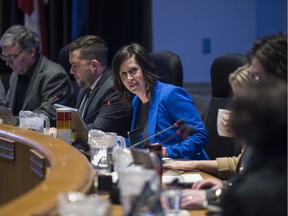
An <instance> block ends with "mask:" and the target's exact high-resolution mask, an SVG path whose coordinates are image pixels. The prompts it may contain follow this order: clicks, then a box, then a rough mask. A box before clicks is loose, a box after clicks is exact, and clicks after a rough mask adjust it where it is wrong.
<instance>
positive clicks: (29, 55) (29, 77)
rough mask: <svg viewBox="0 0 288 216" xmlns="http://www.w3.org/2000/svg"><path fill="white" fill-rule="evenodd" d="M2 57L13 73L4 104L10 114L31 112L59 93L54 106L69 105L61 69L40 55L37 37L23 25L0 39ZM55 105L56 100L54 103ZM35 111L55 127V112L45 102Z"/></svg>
mask: <svg viewBox="0 0 288 216" xmlns="http://www.w3.org/2000/svg"><path fill="white" fill-rule="evenodd" d="M0 46H1V58H2V59H3V60H4V61H5V62H6V64H7V65H8V66H9V67H10V68H11V69H12V70H13V73H12V74H11V77H10V84H9V87H10V88H9V90H8V93H7V103H8V106H9V107H10V108H11V110H12V112H13V114H14V115H15V116H18V114H19V111H20V110H30V111H33V110H35V109H37V108H39V107H40V106H41V105H43V104H45V103H47V102H49V101H50V100H51V99H52V98H53V97H55V96H56V95H59V94H60V93H61V95H62V97H61V98H59V99H58V100H57V103H59V104H64V105H71V104H70V102H71V99H72V95H73V88H72V85H71V81H70V79H69V77H68V74H67V73H66V71H65V70H64V68H63V67H62V66H61V65H59V64H57V63H55V62H52V61H51V60H49V59H48V58H46V57H44V56H43V55H41V54H40V50H39V49H40V48H39V47H40V39H39V36H38V35H37V34H36V33H35V32H34V31H32V30H31V29H29V28H26V27H24V26H22V25H13V26H11V27H10V28H9V29H7V30H6V32H5V33H4V34H3V36H2V38H1V40H0ZM53 102H56V101H53ZM38 112H41V113H44V114H45V115H47V116H48V117H49V118H50V121H51V125H53V126H55V123H56V111H55V108H54V106H53V103H52V102H51V103H47V104H46V105H45V106H43V107H42V108H41V109H39V110H38Z"/></svg>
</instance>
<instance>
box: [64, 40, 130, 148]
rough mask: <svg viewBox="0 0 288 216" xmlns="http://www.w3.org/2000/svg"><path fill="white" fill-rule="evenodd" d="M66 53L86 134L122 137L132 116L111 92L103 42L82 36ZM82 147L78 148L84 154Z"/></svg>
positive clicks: (114, 92) (110, 73) (112, 85)
mask: <svg viewBox="0 0 288 216" xmlns="http://www.w3.org/2000/svg"><path fill="white" fill-rule="evenodd" d="M68 50H69V61H70V64H71V69H70V73H71V74H72V75H74V77H75V80H76V82H77V85H78V86H79V87H80V91H79V94H78V98H77V101H76V108H78V110H79V111H80V113H81V114H82V117H83V119H84V121H85V123H86V125H87V128H88V130H91V129H98V130H102V131H104V132H116V133H117V134H118V135H121V136H126V135H127V131H129V129H130V125H131V116H132V115H131V111H130V109H129V107H128V106H126V105H125V104H123V103H122V101H121V100H120V99H119V97H118V94H117V93H116V91H115V90H114V82H113V76H112V71H111V68H110V67H109V65H108V48H107V45H106V43H105V41H104V40H103V39H101V38H100V37H98V36H96V35H85V36H82V37H80V38H78V39H76V40H75V41H73V42H72V43H70V44H69V45H68ZM86 99H87V100H86ZM85 146H86V145H85V144H84V146H83V144H82V146H78V147H79V148H84V150H85V151H87V150H88V149H86V148H85Z"/></svg>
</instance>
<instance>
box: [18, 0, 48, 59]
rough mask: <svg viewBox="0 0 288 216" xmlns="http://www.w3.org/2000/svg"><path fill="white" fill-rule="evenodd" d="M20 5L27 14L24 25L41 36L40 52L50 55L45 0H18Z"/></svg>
mask: <svg viewBox="0 0 288 216" xmlns="http://www.w3.org/2000/svg"><path fill="white" fill-rule="evenodd" d="M18 7H19V9H20V10H21V11H23V13H24V14H25V18H24V25H25V27H27V28H31V29H32V30H33V31H35V32H36V33H37V34H38V35H39V37H40V52H41V53H42V54H43V55H45V56H48V40H47V31H46V26H45V25H46V20H45V14H44V2H43V0H18Z"/></svg>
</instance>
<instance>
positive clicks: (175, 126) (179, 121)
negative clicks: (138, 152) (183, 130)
mask: <svg viewBox="0 0 288 216" xmlns="http://www.w3.org/2000/svg"><path fill="white" fill-rule="evenodd" d="M183 124H185V120H184V119H179V120H178V121H176V122H175V123H174V124H173V125H171V126H170V127H168V128H166V129H164V130H162V131H160V132H158V133H156V134H153V135H152V136H150V137H148V138H146V139H143V140H141V141H140V142H137V143H135V144H134V145H132V146H131V147H135V146H137V145H140V144H142V143H144V142H146V141H147V140H150V139H151V138H153V137H156V136H158V135H159V134H162V133H164V132H165V131H167V130H170V129H171V128H178V127H180V126H181V125H183Z"/></svg>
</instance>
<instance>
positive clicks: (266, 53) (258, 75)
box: [248, 33, 287, 82]
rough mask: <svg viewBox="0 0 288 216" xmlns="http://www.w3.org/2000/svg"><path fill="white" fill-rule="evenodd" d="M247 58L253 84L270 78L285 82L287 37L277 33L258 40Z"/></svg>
mask: <svg viewBox="0 0 288 216" xmlns="http://www.w3.org/2000/svg"><path fill="white" fill-rule="evenodd" d="M248 57H249V59H250V62H251V65H252V68H253V77H254V81H255V82H259V81H260V80H262V79H264V78H265V77H268V78H269V77H270V76H273V77H274V76H275V77H277V78H279V79H281V80H286V81H287V35H285V34H283V33H278V34H274V35H267V36H263V37H260V38H258V39H257V40H256V41H255V42H254V43H253V44H252V47H251V48H250V50H249V53H248Z"/></svg>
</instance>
